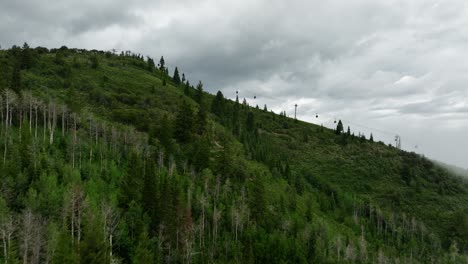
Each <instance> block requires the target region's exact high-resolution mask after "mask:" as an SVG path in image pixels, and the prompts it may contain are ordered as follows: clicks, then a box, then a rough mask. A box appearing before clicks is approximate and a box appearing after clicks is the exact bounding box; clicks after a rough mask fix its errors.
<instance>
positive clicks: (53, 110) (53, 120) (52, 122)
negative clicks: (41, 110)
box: [49, 103, 57, 145]
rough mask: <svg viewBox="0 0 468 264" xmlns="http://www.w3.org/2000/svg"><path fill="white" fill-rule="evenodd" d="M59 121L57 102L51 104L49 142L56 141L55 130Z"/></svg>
mask: <svg viewBox="0 0 468 264" xmlns="http://www.w3.org/2000/svg"><path fill="white" fill-rule="evenodd" d="M56 123H57V105H56V104H55V103H50V104H49V135H50V138H49V144H50V145H52V144H53V143H54V131H55V126H56Z"/></svg>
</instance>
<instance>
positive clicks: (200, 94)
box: [195, 81, 203, 105]
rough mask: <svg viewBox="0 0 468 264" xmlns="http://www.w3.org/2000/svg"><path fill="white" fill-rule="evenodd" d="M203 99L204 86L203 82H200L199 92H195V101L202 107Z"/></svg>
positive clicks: (198, 85)
mask: <svg viewBox="0 0 468 264" xmlns="http://www.w3.org/2000/svg"><path fill="white" fill-rule="evenodd" d="M202 99H203V84H202V82H201V81H198V84H197V90H196V92H195V101H196V102H197V103H198V104H200V105H201V103H202Z"/></svg>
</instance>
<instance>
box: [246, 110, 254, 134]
mask: <svg viewBox="0 0 468 264" xmlns="http://www.w3.org/2000/svg"><path fill="white" fill-rule="evenodd" d="M245 129H247V131H249V132H253V131H254V130H255V120H254V114H253V112H252V111H249V112H248V113H247V119H246V121H245Z"/></svg>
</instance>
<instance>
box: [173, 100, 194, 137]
mask: <svg viewBox="0 0 468 264" xmlns="http://www.w3.org/2000/svg"><path fill="white" fill-rule="evenodd" d="M194 126H195V123H194V115H193V110H192V107H191V106H190V104H189V103H188V102H187V101H183V102H182V104H181V106H180V110H179V112H178V113H177V117H176V121H175V128H174V137H175V138H176V139H177V141H179V142H180V143H188V142H189V141H190V140H191V138H192V133H193V128H194Z"/></svg>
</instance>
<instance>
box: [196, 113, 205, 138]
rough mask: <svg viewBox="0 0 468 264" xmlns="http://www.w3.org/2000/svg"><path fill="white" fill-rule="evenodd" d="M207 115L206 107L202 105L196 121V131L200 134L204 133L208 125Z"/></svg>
mask: <svg viewBox="0 0 468 264" xmlns="http://www.w3.org/2000/svg"><path fill="white" fill-rule="evenodd" d="M206 117H207V115H206V110H205V107H203V106H200V108H199V109H198V113H197V118H196V123H195V124H196V131H197V133H198V134H199V135H203V134H204V133H205V131H206V125H207V121H206Z"/></svg>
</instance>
